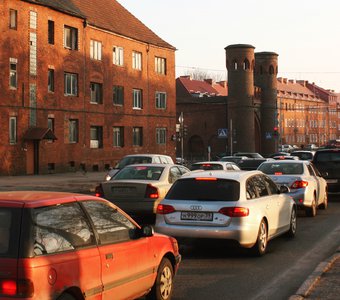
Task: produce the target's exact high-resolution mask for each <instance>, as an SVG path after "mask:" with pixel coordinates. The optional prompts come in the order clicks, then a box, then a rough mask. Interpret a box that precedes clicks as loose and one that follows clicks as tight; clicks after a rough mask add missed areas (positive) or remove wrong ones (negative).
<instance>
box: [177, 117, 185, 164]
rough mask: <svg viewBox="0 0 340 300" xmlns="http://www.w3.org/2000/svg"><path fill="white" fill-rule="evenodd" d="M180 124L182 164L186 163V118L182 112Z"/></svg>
mask: <svg viewBox="0 0 340 300" xmlns="http://www.w3.org/2000/svg"><path fill="white" fill-rule="evenodd" d="M178 121H179V124H180V138H181V163H183V161H184V117H183V112H181V114H180V116H179V118H178Z"/></svg>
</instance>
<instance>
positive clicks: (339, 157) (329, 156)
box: [315, 151, 340, 162]
mask: <svg viewBox="0 0 340 300" xmlns="http://www.w3.org/2000/svg"><path fill="white" fill-rule="evenodd" d="M315 161H316V162H328V161H332V162H340V151H334V152H319V153H317V154H316V156H315Z"/></svg>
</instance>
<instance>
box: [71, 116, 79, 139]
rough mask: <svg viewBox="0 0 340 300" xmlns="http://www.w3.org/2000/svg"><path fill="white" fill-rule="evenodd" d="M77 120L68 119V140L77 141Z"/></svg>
mask: <svg viewBox="0 0 340 300" xmlns="http://www.w3.org/2000/svg"><path fill="white" fill-rule="evenodd" d="M78 126H79V125H78V120H74V119H71V120H69V142H70V143H78V139H79V137H78V136H79V127H78Z"/></svg>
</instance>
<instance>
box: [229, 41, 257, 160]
mask: <svg viewBox="0 0 340 300" xmlns="http://www.w3.org/2000/svg"><path fill="white" fill-rule="evenodd" d="M254 49H255V47H254V46H252V45H246V44H237V45H230V46H227V47H226V48H225V51H226V65H227V70H228V88H229V90H228V122H229V125H228V126H229V150H230V151H231V152H233V153H235V152H238V151H247V152H255V111H254V103H253V100H254V65H255V61H254ZM230 131H232V132H230Z"/></svg>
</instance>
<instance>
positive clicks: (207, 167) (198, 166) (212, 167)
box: [191, 164, 223, 171]
mask: <svg viewBox="0 0 340 300" xmlns="http://www.w3.org/2000/svg"><path fill="white" fill-rule="evenodd" d="M191 170H192V171H194V170H223V166H222V165H220V164H193V165H192V166H191Z"/></svg>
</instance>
